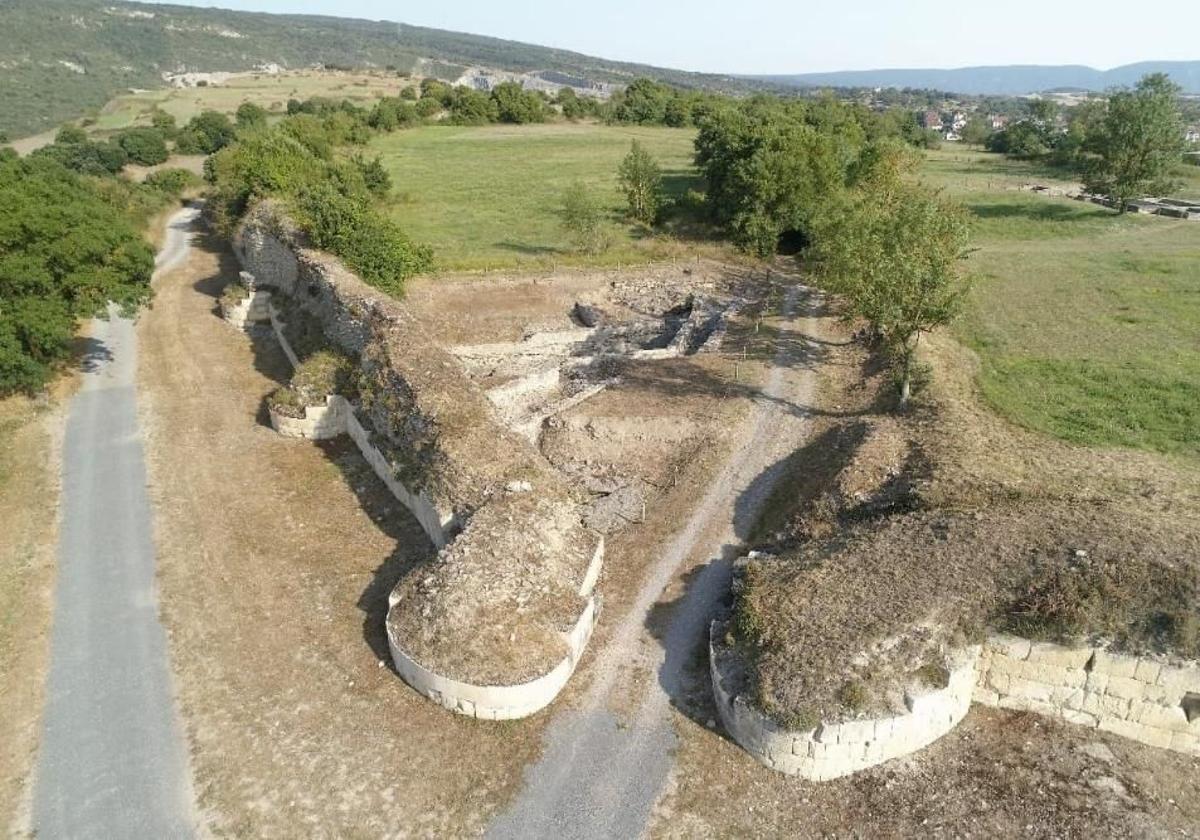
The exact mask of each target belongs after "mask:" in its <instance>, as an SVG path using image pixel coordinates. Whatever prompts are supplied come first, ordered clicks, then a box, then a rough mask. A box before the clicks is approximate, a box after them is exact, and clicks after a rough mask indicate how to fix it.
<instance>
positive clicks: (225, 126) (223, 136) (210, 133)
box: [175, 103, 290, 155]
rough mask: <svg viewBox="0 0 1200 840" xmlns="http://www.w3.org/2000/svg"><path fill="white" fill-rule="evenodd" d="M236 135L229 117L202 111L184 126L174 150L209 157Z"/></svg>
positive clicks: (219, 113) (218, 112)
mask: <svg viewBox="0 0 1200 840" xmlns="http://www.w3.org/2000/svg"><path fill="white" fill-rule="evenodd" d="M289 104H290V103H289ZM236 133H237V132H236V131H235V129H234V127H233V123H231V122H230V121H229V117H227V116H225V115H224V114H222V113H221V112H220V111H202V112H200V113H199V114H197V115H196V116H195V117H192V119H191V120H190V121H189V122H188V124H187V125H186V126H184V128H183V130H182V131H181V132H180V133H179V137H178V138H177V139H176V141H175V148H176V150H177V151H179V152H181V153H183V154H202V155H211V154H212V153H213V152H216V151H219V150H221V149H223V148H225V147H226V146H228V145H229V144H230V143H231V142H233V138H234V135H235V134H236Z"/></svg>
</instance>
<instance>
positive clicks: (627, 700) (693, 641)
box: [489, 288, 819, 838]
mask: <svg viewBox="0 0 1200 840" xmlns="http://www.w3.org/2000/svg"><path fill="white" fill-rule="evenodd" d="M800 298H803V304H802V306H801V309H802V312H801V314H799V315H796V314H794V312H795V310H796V308H797V300H798V299H800ZM818 303H819V301H818V300H817V299H816V295H815V293H813V292H811V291H809V290H807V289H802V288H793V289H792V290H790V291H789V293H788V295H787V298H786V301H785V304H784V314H783V316H782V318H781V319H780V323H779V325H778V326H779V333H778V335H779V338H778V346H777V350H776V356H775V359H774V366H773V368H772V370H771V373H770V375H769V377H768V381H767V384H766V386H765V388H764V389H763V393H762V395H761V397H760V398H759V400H758V402H757V403H756V405H755V408H754V410H753V415H752V417H751V419H750V422H749V423H748V424H747V427H746V435H745V438H744V440H743V441H742V443H741V445H740V446H739V447H738V448H736V449H735V451H734V453H733V454H732V456H731V457H730V459H729V461H728V463H727V465H726V467H725V468H724V470H722V471H721V473H720V474H719V476H718V477H717V478H716V480H715V481H714V482H713V483H712V484H711V485H709V487H708V489H707V492H706V493H705V495H704V496H703V500H702V501H701V503H700V504H699V506H698V507H697V508H696V510H695V512H694V514H693V515H692V516H691V518H690V519H689V520H688V521H687V523H686V524H685V525H684V527H683V529H682V530H680V531H679V532H678V534H677V535H676V536H675V538H674V539H673V541H672V542H671V543H670V544H669V545H668V546H667V548H666V551H665V552H664V553H663V555H662V557H661V559H660V560H659V561H658V562H657V563H656V564H655V565H654V566H653V567H652V568H651V569H650V570H649V572H648V574H647V575H646V578H645V582H644V584H643V585H642V587H641V589H640V591H639V594H638V597H637V600H636V602H635V604H634V606H633V608H632V609H631V610H630V611H629V612H628V613H627V614H626V615H625V616H624V617H623V618H622V619H621V621H620V623H619V624H618V626H617V627H616V628H615V629H614V631H613V634H612V636H611V638H610V641H609V643H608V645H607V646H606V647H605V649H604V650H603V651H602V652H601V653H600V656H599V660H598V661H597V663H596V665H595V666H594V668H593V669H591V673H592V682H591V683H590V685H589V686H588V688H587V689H586V691H584V692H583V694H582V697H581V699H580V700H579V702H578V704H577V705H576V706H575V707H574V708H571V709H566V710H563V711H561V712H560V713H559V714H558V715H557V716H556V717H555V719H554V720H553V722H552V724H551V725H550V727H549V729H548V731H547V734H546V741H545V752H544V754H543V756H542V758H541V760H540V761H539V762H538V763H537V764H536V765H534V766H533V767H532V768H531V769H530V770H529V771H528V772H527V774H526V783H525V789H524V791H523V792H522V794H521V796H520V797H519V798H518V800H517V801H516V802H515V803H514V805H513V806H512V807H511V808H510V809H509V810H508V811H507V812H505V813H504V814H503V815H502V816H501V817H500V819H498V820H497V821H496V822H495V823H493V824H492V826H491V829H490V831H489V834H490V836H493V837H497V838H509V837H511V838H519V837H559V838H593V837H596V838H600V837H623V838H624V837H634V836H639V835H641V834H642V833H643V832H644V830H645V828H646V825H647V822H648V820H649V817H650V813H651V809H652V808H653V805H654V803H655V801H656V800H657V798H658V796H659V793H660V791H661V790H662V787H663V785H664V783H665V782H666V780H667V778H668V775H669V773H670V770H671V767H672V764H673V757H672V754H673V751H674V748H675V744H676V735H675V731H674V726H673V716H672V713H671V707H672V704H673V702H674V701H676V700H678V699H680V698H681V697H682V695H683V693H684V692H685V691H686V690H687V687H686V685H685V683H686V674H687V671H688V667H689V664H690V663H691V662H692V661H693V658H694V655H695V653H696V651H697V649H698V647H699V645H700V644H701V642H702V640H703V639H704V638H705V634H706V628H707V625H708V622H709V620H710V618H711V616H712V614H713V611H714V609H715V608H716V606H717V603H718V602H719V600H720V599H721V598H722V597H723V596H724V594H725V593H726V591H727V589H728V581H729V573H730V562H731V561H732V560H733V559H734V558H735V557H736V555H737V553H738V551H739V547H740V545H741V544H742V542H743V541H744V540H745V539H746V538H747V537H748V535H749V533H750V530H751V529H752V528H753V526H754V524H755V522H756V520H757V518H758V516H759V514H760V512H761V511H762V508H763V505H764V504H765V502H766V500H767V498H768V496H769V495H770V492H771V490H772V488H773V487H774V486H775V483H776V481H777V480H778V479H779V478H780V475H781V473H782V465H783V464H784V463H785V461H786V459H787V457H788V456H789V455H790V454H791V453H792V452H793V451H794V450H795V449H797V448H798V447H799V446H800V445H801V443H802V442H803V440H804V438H805V435H806V430H807V425H808V423H807V416H806V407H807V406H809V405H810V404H811V400H812V396H813V388H814V383H815V378H816V377H815V373H814V364H815V359H816V358H817V351H816V346H815V345H814V344H813V343H812V342H811V341H809V340H808V339H807V338H806V336H814V335H815V332H816V330H817V328H818V325H817V321H816V317H815V312H816V310H817V307H818ZM681 570H688V577H689V578H690V582H689V583H688V585H687V588H686V591H685V592H683V593H682V594H681V595H679V597H678V598H677V600H676V601H675V603H674V604H673V605H670V606H669V607H667V606H665V605H664V599H663V596H664V593H667V594H668V596H669V595H670V594H673V593H672V583H673V581H677V580H678V578H679V575H680V572H681ZM665 610H669V617H668V618H667V620H666V621H665V626H663V624H664V622H660V621H658V620H657V619H658V618H659V616H660V614H661V613H662V612H663V611H665Z"/></svg>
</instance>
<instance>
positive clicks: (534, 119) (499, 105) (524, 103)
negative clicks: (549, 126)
mask: <svg viewBox="0 0 1200 840" xmlns="http://www.w3.org/2000/svg"><path fill="white" fill-rule="evenodd" d="M492 101H493V102H495V104H496V119H497V120H499V121H500V122H506V123H516V124H523V123H539V122H545V121H546V103H545V102H543V101H542V98H541V97H540V96H538V95H537V93H535V92H534V91H527V90H525V89H524V88H523V87H521V85H519V84H517V83H516V82H504V83H503V84H499V85H496V88H495V90H493V91H492Z"/></svg>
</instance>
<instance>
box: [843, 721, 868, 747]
mask: <svg viewBox="0 0 1200 840" xmlns="http://www.w3.org/2000/svg"><path fill="white" fill-rule="evenodd" d="M838 729H839V731H838V743H839V744H865V743H866V742H867V741H870V740H871V739H872V738H873V737H874V736H875V721H873V720H851V721H846V722H845V723H842V724H840V726H839V727H838Z"/></svg>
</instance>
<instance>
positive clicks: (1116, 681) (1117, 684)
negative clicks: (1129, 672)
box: [1105, 676, 1145, 700]
mask: <svg viewBox="0 0 1200 840" xmlns="http://www.w3.org/2000/svg"><path fill="white" fill-rule="evenodd" d="M1144 686H1145V683H1141V682H1138V681H1137V680H1135V679H1134V678H1133V677H1117V676H1112V677H1109V680H1108V688H1107V689H1106V690H1105V693H1106V694H1109V695H1111V696H1113V697H1122V698H1125V699H1127V700H1141V699H1142V698H1143V697H1144V696H1145V695H1144V694H1143V693H1142V690H1143V687H1144Z"/></svg>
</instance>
